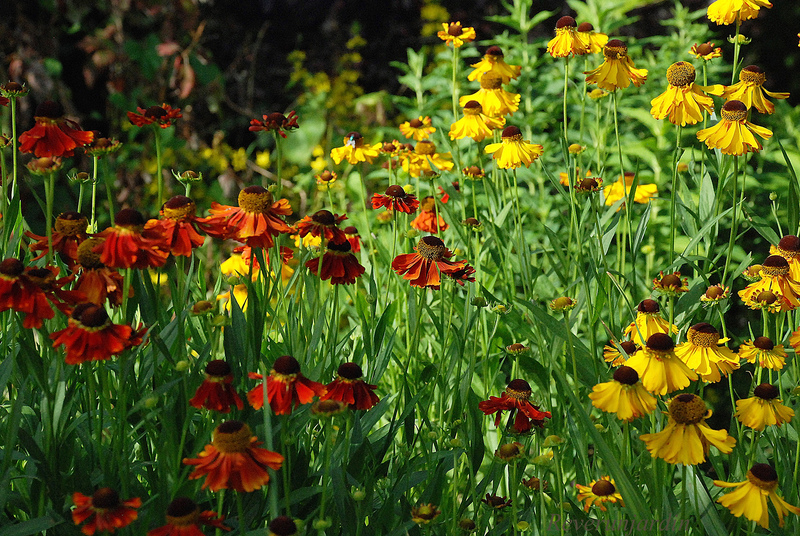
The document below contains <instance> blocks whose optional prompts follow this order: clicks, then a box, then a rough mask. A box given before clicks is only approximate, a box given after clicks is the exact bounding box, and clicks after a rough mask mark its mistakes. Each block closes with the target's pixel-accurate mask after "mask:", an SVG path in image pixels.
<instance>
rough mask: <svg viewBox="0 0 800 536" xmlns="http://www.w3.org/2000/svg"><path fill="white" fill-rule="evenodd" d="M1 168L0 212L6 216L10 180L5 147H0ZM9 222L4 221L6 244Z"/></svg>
mask: <svg viewBox="0 0 800 536" xmlns="http://www.w3.org/2000/svg"><path fill="white" fill-rule="evenodd" d="M0 170H2V175H0V203H2V204H0V214H2V215H3V217H4V218H5V217H6V214H8V199H7V195H6V193H7V192H8V182H7V175H6V152H5V150H3V149H0ZM8 225H9V222H7V221H4V222H3V245H4V246H5V240H6V239H5V235H6V234H7V233H6V229H7V228H8Z"/></svg>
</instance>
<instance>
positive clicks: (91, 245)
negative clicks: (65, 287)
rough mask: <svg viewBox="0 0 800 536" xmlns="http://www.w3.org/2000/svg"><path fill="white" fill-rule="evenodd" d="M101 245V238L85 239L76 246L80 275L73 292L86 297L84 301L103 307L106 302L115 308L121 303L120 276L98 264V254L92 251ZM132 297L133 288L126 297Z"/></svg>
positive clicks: (113, 270) (121, 285) (121, 284)
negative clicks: (75, 291)
mask: <svg viewBox="0 0 800 536" xmlns="http://www.w3.org/2000/svg"><path fill="white" fill-rule="evenodd" d="M102 243H103V240H102V239H101V238H87V239H86V240H84V241H83V242H81V245H80V246H78V254H77V260H78V262H77V264H78V267H79V269H80V275H78V279H77V280H76V281H75V290H77V291H80V292H82V293H83V294H85V295H86V301H87V302H90V303H94V304H95V305H103V304H104V303H105V302H106V300H108V303H109V304H111V305H112V306H114V307H116V306H118V305H120V304H121V303H122V287H123V286H124V282H123V279H122V275H120V273H119V272H118V271H117V270H115V269H113V268H109V267H107V266H106V265H105V264H103V263H102V262H100V254H99V253H96V252H95V251H94V249H95V248H96V247H97V246H98V245H101V244H102ZM131 296H133V286H131V287H130V288H129V289H128V297H129V298H130V297H131Z"/></svg>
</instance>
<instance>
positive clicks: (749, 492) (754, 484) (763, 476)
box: [714, 463, 800, 529]
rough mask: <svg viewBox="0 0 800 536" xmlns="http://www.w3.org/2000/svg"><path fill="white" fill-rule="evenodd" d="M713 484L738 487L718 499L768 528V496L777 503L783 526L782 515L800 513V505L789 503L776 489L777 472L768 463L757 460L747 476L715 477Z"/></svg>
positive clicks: (735, 511)
mask: <svg viewBox="0 0 800 536" xmlns="http://www.w3.org/2000/svg"><path fill="white" fill-rule="evenodd" d="M714 485H715V486H719V487H721V488H737V489H736V490H735V491H732V492H730V493H728V494H726V495H723V496H722V497H720V498H719V499H717V502H718V503H720V504H721V505H722V506H724V507H725V508H727V509H728V510H730V511H731V513H732V514H733V515H735V516H736V517H742V516H744V517H746V518H747V519H749V520H750V521H755V522H756V523H758V524H759V525H761V526H762V527H764V528H765V529H768V528H769V510H768V508H767V499H768V498H769V500H770V501H771V502H772V506H774V507H775V513H776V514H777V516H778V525H779V526H781V527H783V526H784V524H785V522H784V521H783V518H784V517H786V515H788V514H789V513H792V514H795V515H800V508H798V507H797V506H792V505H791V504H789V503H787V502H786V501H784V500H783V499H782V498H781V496H780V495H778V494H777V493H776V491H775V490H776V489H778V473H776V472H775V469H773V468H772V467H771V466H769V465H767V464H766V463H757V464H755V465H754V466H753V467H751V468H750V470H749V471H747V480H745V481H743V482H724V481H722V480H715V481H714Z"/></svg>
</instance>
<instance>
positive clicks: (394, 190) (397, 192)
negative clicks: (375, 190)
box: [386, 184, 408, 198]
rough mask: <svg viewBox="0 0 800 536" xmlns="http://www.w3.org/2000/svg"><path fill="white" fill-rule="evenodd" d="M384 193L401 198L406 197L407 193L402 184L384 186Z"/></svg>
mask: <svg viewBox="0 0 800 536" xmlns="http://www.w3.org/2000/svg"><path fill="white" fill-rule="evenodd" d="M386 195H388V196H389V197H399V198H403V197H406V196H407V195H408V194H407V193H406V191H405V190H403V187H402V186H398V185H397V184H392V185H391V186H389V187H388V188H386Z"/></svg>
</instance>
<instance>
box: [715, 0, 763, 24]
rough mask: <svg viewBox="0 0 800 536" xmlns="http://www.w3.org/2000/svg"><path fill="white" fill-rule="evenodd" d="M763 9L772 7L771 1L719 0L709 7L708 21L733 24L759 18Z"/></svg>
mask: <svg viewBox="0 0 800 536" xmlns="http://www.w3.org/2000/svg"><path fill="white" fill-rule="evenodd" d="M762 7H772V4H770V3H769V0H717V1H716V2H714V3H713V4H711V5H710V6H708V13H707V14H708V19H709V20H710V21H712V22H716V23H717V24H733V23H734V22H735V21H736V20H737V19H738V20H739V21H740V22H741V21H745V20H749V19H754V18H756V17H758V10H759V9H761V8H762Z"/></svg>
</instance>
